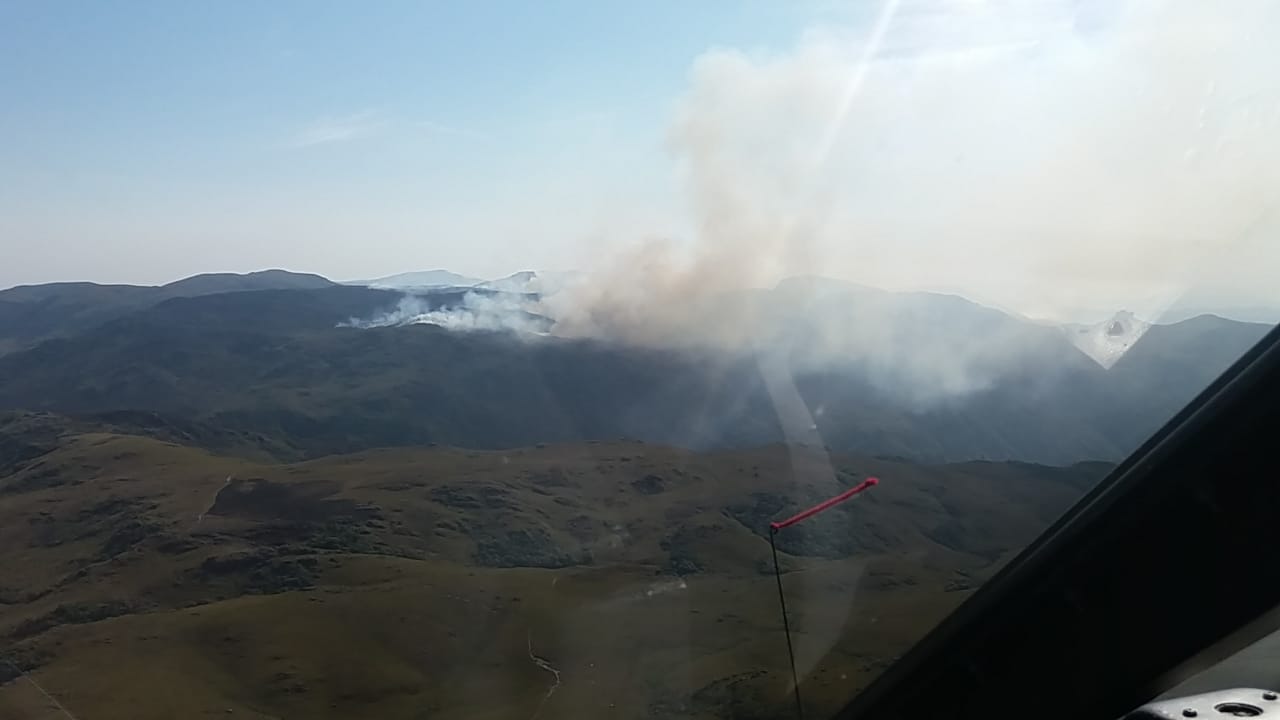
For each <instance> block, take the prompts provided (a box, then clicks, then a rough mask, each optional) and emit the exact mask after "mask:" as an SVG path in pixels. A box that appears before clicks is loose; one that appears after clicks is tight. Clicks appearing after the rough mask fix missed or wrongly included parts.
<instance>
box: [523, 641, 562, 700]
mask: <svg viewBox="0 0 1280 720" xmlns="http://www.w3.org/2000/svg"><path fill="white" fill-rule="evenodd" d="M527 640H528V646H529V659H530V660H532V661H533V664H534V665H537V666H538V667H539V668H540V669H542V670H546V671H547V672H549V673H551V674H552V675H554V676H555V678H556V681H555V682H554V683H552V685H551V687H549V688H547V694H546V695H543V696H542V700H541V701H540V702H539V703H538V707H537V709H535V710H534V711H533V715H530V716H529V720H537V717H538V714H539V713H541V712H542V706H543V705H546V704H547V700H550V699H551V696H552V695H553V694H554V693H555V691H556V689H557V688H559V687H560V671H559V670H558V669H556V668H555V667H554V666H553V665H552V664H551V663H550V662H549V661H548V660H547V659H546V658H544V657H539V656H538V655H536V654H534V652H533V631H532V630H530V631H529V635H528V637H527Z"/></svg>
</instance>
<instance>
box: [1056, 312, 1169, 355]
mask: <svg viewBox="0 0 1280 720" xmlns="http://www.w3.org/2000/svg"><path fill="white" fill-rule="evenodd" d="M1150 328H1151V323H1149V322H1147V321H1146V320H1142V319H1141V318H1139V317H1138V316H1136V315H1134V314H1133V313H1132V312H1130V311H1128V310H1121V311H1119V312H1117V313H1116V314H1115V315H1112V316H1111V317H1110V318H1108V319H1106V320H1103V321H1102V322H1099V323H1094V324H1092V325H1081V324H1075V325H1065V326H1063V331H1064V332H1065V333H1066V334H1067V337H1068V338H1069V339H1070V340H1071V344H1073V345H1075V346H1076V347H1077V348H1079V349H1080V352H1083V353H1084V354H1085V355H1088V356H1089V357H1090V358H1092V359H1093V361H1094V362H1096V363H1098V364H1099V365H1101V366H1102V367H1104V368H1110V367H1111V366H1112V365H1115V364H1116V361H1118V360H1119V359H1120V358H1121V357H1123V356H1124V354H1125V353H1127V352H1128V351H1129V348H1132V347H1133V345H1134V343H1136V342H1138V339H1139V338H1141V337H1142V336H1143V335H1145V334H1146V332H1147V330H1149V329H1150Z"/></svg>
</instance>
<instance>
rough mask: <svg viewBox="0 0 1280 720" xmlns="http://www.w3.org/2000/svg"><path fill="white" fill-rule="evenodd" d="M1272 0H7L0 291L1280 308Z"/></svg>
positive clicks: (1073, 314)
mask: <svg viewBox="0 0 1280 720" xmlns="http://www.w3.org/2000/svg"><path fill="white" fill-rule="evenodd" d="M1277 21H1280V9H1277V8H1276V7H1275V6H1274V4H1273V3H1270V2H1264V1H1262V0H1239V1H1236V0H1224V1H1223V2H1220V3H1201V2H1189V1H1187V2H1160V1H1158V0H1122V1H1117V2H1102V0H1023V1H1021V2H998V1H996V0H884V1H881V2H848V3H840V2H805V1H797V2H787V3H766V2H710V1H708V2H696V3H687V2H686V3H681V2H656V3H592V2H547V3H518V2H508V3H497V2H475V3H423V2H393V1H387V2H379V3H358V2H300V1H297V2H294V1H280V2H272V3H250V2H244V1H237V0H229V1H228V2H220V3H203V4H195V3H171V2H145V1H143V0H131V1H130V2H123V3H87V2H82V3H73V2H38V1H35V0H32V1H27V0H3V1H2V2H0V47H2V48H3V52H4V57H5V60H4V62H0V256H3V257H4V262H3V263H0V287H4V286H9V285H15V284H24V283H38V282H50V281H61V280H91V281H97V282H128V283H146V284H153V283H162V282H167V281H170V280H173V279H176V278H179V277H183V276H186V275H191V274H195V273H199V272H213V271H240V272H243V271H250V270H256V269H262V268H268V267H283V268H288V269H293V270H298V271H309V272H318V273H321V274H323V275H326V276H328V277H331V278H335V279H339V280H342V279H353V278H370V277H378V276H382V275H389V274H393V273H397V272H404V271H410V270H425V269H431V268H448V269H450V270H453V271H456V272H460V273H463V274H467V275H472V276H478V277H498V276H502V275H505V274H508V273H511V272H515V271H517V270H523V269H528V268H539V269H585V270H591V271H595V272H596V273H597V274H598V275H599V276H600V277H603V278H606V279H607V282H610V283H623V282H627V283H636V282H639V283H641V284H646V286H650V285H651V286H652V287H653V288H654V290H653V291H652V292H649V293H647V294H646V293H642V294H641V296H640V299H639V302H664V301H667V300H669V299H670V298H669V295H670V294H671V293H687V292H689V288H691V287H696V288H703V287H706V288H710V289H712V290H717V291H718V290H723V289H732V288H734V287H738V286H760V285H768V284H770V283H772V282H776V280H777V279H779V278H781V277H785V276H788V275H797V274H818V275H829V276H835V277H842V278H846V279H849V280H853V281H857V282H862V283H865V284H869V285H877V286H881V287H889V288H892V289H931V290H944V291H952V292H959V293H961V294H964V295H966V296H968V297H971V298H973V299H975V300H979V301H981V302H987V303H990V304H992V305H996V306H999V307H1003V308H1005V309H1009V310H1013V311H1016V312H1021V313H1024V314H1028V315H1032V316H1037V317H1053V318H1060V319H1072V318H1084V317H1085V316H1090V315H1096V314H1098V313H1103V312H1111V311H1113V310H1115V309H1119V308H1121V307H1125V308H1128V309H1131V310H1136V311H1138V312H1140V313H1143V314H1146V315H1147V316H1154V315H1158V314H1159V313H1160V312H1162V311H1164V310H1166V309H1168V308H1169V307H1170V306H1172V305H1176V304H1178V303H1181V304H1183V305H1187V304H1191V305H1197V304H1199V305H1204V306H1207V307H1211V308H1214V307H1217V308H1225V307H1256V306H1266V307H1280V283H1274V282H1272V281H1271V279H1272V278H1273V277H1275V276H1276V272H1277V270H1280V249H1277V247H1276V245H1277V244H1276V243H1274V242H1272V241H1271V237H1272V236H1273V234H1274V230H1275V224H1276V223H1277V222H1278V221H1277V220H1276V219H1275V218H1274V217H1273V216H1272V214H1271V207H1272V201H1273V196H1274V194H1275V192H1276V191H1277V189H1278V188H1280V183H1277V182H1275V181H1276V180H1277V179H1280V178H1278V177H1277V174H1278V173H1280V157H1277V155H1278V154H1280V152H1278V151H1280V135H1277V133H1276V132H1275V131H1276V129H1277V128H1276V125H1277V123H1280V92H1278V90H1280V85H1278V83H1280V74H1277V73H1274V72H1273V70H1274V68H1275V67H1277V66H1278V61H1280V57H1277V55H1278V54H1280V46H1275V44H1274V43H1271V42H1270V37H1269V36H1270V33H1269V31H1268V29H1269V28H1274V27H1277V26H1280V25H1277ZM655 248H656V249H655ZM655 258H656V259H655ZM637 278H639V280H637ZM629 301H630V300H629Z"/></svg>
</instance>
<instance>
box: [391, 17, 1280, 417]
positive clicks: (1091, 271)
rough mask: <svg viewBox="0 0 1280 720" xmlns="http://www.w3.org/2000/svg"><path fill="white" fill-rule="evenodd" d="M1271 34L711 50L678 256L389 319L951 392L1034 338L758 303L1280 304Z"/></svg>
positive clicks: (968, 29) (1191, 22) (694, 98)
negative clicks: (527, 292)
mask: <svg viewBox="0 0 1280 720" xmlns="http://www.w3.org/2000/svg"><path fill="white" fill-rule="evenodd" d="M1277 21H1280V5H1276V4H1274V3H1271V2H1267V1H1266V0H1241V1H1240V2H1224V3H1202V2H1191V1H1190V0H1186V1H1170V2H1159V1H1155V0H1131V1H1128V2H1118V3H1111V2H1103V1H1102V0H1060V1H1052V0H1051V1H1046V2H1033V3H1022V2H1008V3H1006V2H994V1H993V2H971V1H962V0H923V1H921V2H899V1H897V0H888V2H886V3H884V4H881V5H880V6H878V8H877V10H876V12H874V13H871V14H870V15H868V16H867V17H865V18H863V19H862V20H861V21H860V22H858V23H856V24H855V25H854V26H851V27H828V28H817V29H812V30H810V31H809V32H807V33H805V34H804V36H803V37H802V38H801V39H800V40H799V41H798V42H797V44H796V45H795V46H794V47H793V48H791V49H790V50H789V51H786V52H782V53H772V54H770V53H753V52H747V51H743V50H738V49H730V48H717V49H713V50H709V51H707V52H706V53H704V54H703V55H701V56H700V57H698V58H697V59H696V60H695V61H694V62H693V64H692V67H691V69H690V72H689V78H688V86H687V89H686V91H685V92H684V94H683V96H682V97H681V99H680V101H679V103H678V104H677V107H676V110H675V112H674V116H673V118H672V120H671V124H670V127H669V128H668V133H667V147H668V151H669V152H670V154H671V156H672V158H673V160H674V162H675V165H676V167H677V168H678V170H679V179H680V182H681V183H682V186H683V189H684V190H685V192H684V196H685V198H686V200H687V203H688V207H687V208H686V210H687V212H688V215H689V218H690V222H689V223H688V224H689V226H690V228H691V231H690V232H691V236H690V237H672V238H660V239H643V240H638V242H637V243H636V244H635V245H633V246H631V247H625V248H612V249H611V250H610V251H609V252H606V253H601V255H600V256H599V257H597V258H596V259H595V262H594V263H590V262H589V263H586V265H587V266H588V267H586V268H584V269H586V270H588V271H589V272H588V274H587V275H586V279H585V280H583V281H582V282H578V283H576V284H574V285H573V286H571V287H567V288H565V289H563V290H561V291H560V292H556V293H553V294H550V295H544V296H543V297H542V298H541V299H540V300H538V302H537V303H536V305H528V304H525V302H524V301H523V300H521V301H512V300H509V299H498V300H495V299H490V298H481V297H479V296H477V297H475V298H472V297H468V298H467V300H466V302H465V303H464V305H465V307H463V308H460V309H455V310H447V311H442V310H440V309H438V308H437V309H426V310H422V308H420V307H416V306H415V305H414V301H412V300H408V301H406V302H407V303H408V304H407V305H404V306H402V308H401V309H400V311H398V313H399V319H400V320H403V319H404V317H411V318H415V319H414V320H413V321H415V322H435V323H437V324H442V325H446V326H451V327H459V328H467V327H475V328H483V329H498V328H513V327H514V328H515V329H520V330H526V331H527V330H528V329H529V323H530V316H531V315H533V316H537V317H539V318H547V319H549V320H550V322H551V332H552V334H556V335H563V336H570V337H583V336H586V337H596V338H604V339H608V340H611V341H615V342H621V343H630V344H637V345H644V346H658V347H690V346H694V347H714V348H719V349H729V350H739V351H750V352H758V351H761V350H762V349H764V350H766V351H768V352H773V353H775V354H776V353H777V352H784V353H790V355H791V358H790V360H791V362H792V364H793V365H795V364H800V365H804V366H808V367H821V366H823V365H824V364H830V363H835V362H839V363H846V364H847V363H856V364H860V365H861V366H864V367H867V368H872V369H877V371H879V372H882V373H890V374H893V373H897V374H898V375H902V376H903V377H902V378H901V380H902V382H903V384H905V385H909V386H911V387H912V388H913V391H914V392H916V393H919V394H923V395H924V396H929V395H942V396H946V395H954V394H959V393H964V392H969V391H971V390H973V389H975V388H979V387H984V386H986V385H988V384H990V383H991V382H992V381H993V379H994V378H995V377H997V376H998V375H999V373H1000V372H1003V371H1004V370H1005V368H1004V367H1003V366H1002V362H1003V363H1006V364H1008V363H1013V364H1018V363H1024V362H1027V358H1028V357H1030V356H1031V355H1033V354H1034V352H1035V350H1034V348H1032V345H1034V343H1035V342H1039V341H1040V340H1041V339H1042V338H1043V336H1042V335H1038V334H1035V333H1028V332H1024V331H1022V330H1018V329H1016V328H1013V329H1011V326H1010V325H1008V324H1007V323H1002V322H999V321H998V319H990V321H988V320H982V319H979V320H962V319H960V318H966V317H969V316H970V315H972V313H967V311H963V308H957V307H955V306H954V303H951V301H949V300H947V301H945V302H944V301H938V302H943V305H945V306H946V307H947V308H949V309H947V310H945V311H938V310H936V309H929V308H928V307H925V306H927V305H929V303H928V302H925V301H924V300H922V299H921V298H919V297H916V298H914V299H912V298H911V297H908V298H906V299H901V298H900V299H899V300H896V301H894V300H889V299H886V298H884V297H883V296H880V295H876V294H874V293H868V292H866V291H864V289H862V288H858V287H856V286H847V287H844V288H843V289H838V290H833V289H832V288H831V287H830V286H829V285H826V284H823V283H819V282H817V281H816V280H809V281H805V280H792V281H790V282H789V283H788V284H785V285H783V286H778V285H777V284H778V282H779V281H780V280H782V279H784V278H795V277H797V276H800V277H804V276H828V277H838V278H843V279H845V280H851V281H854V282H858V283H862V284H864V285H867V286H874V287H880V288H889V289H896V290H903V289H921V288H923V289H954V290H958V291H959V292H961V293H962V294H964V295H965V296H967V297H969V298H972V299H974V300H977V301H980V302H984V303H986V304H989V305H994V306H996V307H1001V308H1005V309H1012V310H1015V311H1019V312H1021V313H1022V314H1024V315H1028V316H1033V317H1036V316H1039V317H1048V318H1054V319H1059V320H1067V319H1076V318H1080V317H1081V316H1082V314H1086V315H1089V314H1091V315H1092V316H1091V317H1090V319H1091V320H1097V319H1099V317H1098V313H1100V312H1105V313H1110V312H1114V311H1116V310H1120V309H1128V310H1131V311H1134V312H1136V313H1137V314H1138V316H1140V317H1143V318H1146V319H1152V320H1156V319H1159V316H1160V313H1161V311H1162V310H1163V309H1164V308H1166V307H1168V306H1169V304H1170V303H1172V302H1173V301H1174V300H1176V299H1177V297H1178V296H1179V295H1180V294H1181V293H1183V292H1185V291H1186V290H1187V289H1188V288H1189V287H1191V286H1192V285H1193V284H1195V283H1198V287H1196V288H1195V289H1196V291H1197V293H1199V295H1200V296H1201V297H1210V298H1216V299H1218V300H1224V301H1236V302H1241V303H1243V304H1257V303H1258V302H1259V299H1260V298H1261V299H1263V300H1275V301H1280V297H1278V296H1277V293H1278V292H1280V290H1277V286H1276V284H1275V283H1274V282H1273V278H1274V276H1275V272H1276V270H1277V266H1278V265H1280V263H1278V262H1277V261H1278V260H1280V250H1277V248H1276V244H1274V243H1270V242H1268V241H1267V237H1268V236H1269V232H1270V231H1272V230H1274V228H1273V227H1272V225H1273V224H1274V222H1275V220H1274V217H1273V216H1272V215H1271V214H1270V209H1271V207H1272V204H1273V199H1274V193H1275V192H1276V191H1277V188H1280V182H1277V181H1278V180H1280V152H1278V150H1280V140H1277V139H1276V137H1277V136H1276V134H1275V133H1274V132H1273V130H1274V128H1275V127H1276V125H1277V121H1280V75H1278V74H1276V73H1275V72H1274V68H1275V66H1276V59H1277V58H1276V57H1275V52H1274V50H1273V49H1272V48H1271V45H1272V43H1271V38H1270V35H1271V31H1272V29H1274V28H1276V27H1280V22H1277ZM643 232H644V228H637V229H636V236H637V237H638V238H639V237H642V235H643ZM513 302H514V303H515V304H514V305H513ZM921 303H923V305H922V304H921ZM948 303H951V304H948ZM930 307H931V306H930ZM420 310H421V312H420ZM979 316H980V317H986V316H981V314H980V313H979ZM957 324H960V325H963V327H957ZM534 325H537V323H534ZM915 325H918V327H908V328H907V329H906V330H904V327H905V326H915ZM802 330H803V331H802Z"/></svg>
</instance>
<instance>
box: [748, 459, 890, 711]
mask: <svg viewBox="0 0 1280 720" xmlns="http://www.w3.org/2000/svg"><path fill="white" fill-rule="evenodd" d="M879 484H880V479H879V478H874V477H869V478H867V479H866V480H863V481H862V482H860V483H858V484H857V485H854V486H853V487H851V488H849V489H848V490H845V491H844V492H842V493H840V494H839V495H836V496H835V497H832V498H828V499H826V500H823V501H822V502H820V503H818V504H817V505H814V506H813V507H811V508H809V509H808V510H801V511H800V512H798V513H796V514H795V515H792V516H791V517H789V518H787V519H786V520H783V521H781V522H771V523H769V550H770V551H772V552H773V577H774V579H776V580H777V581H778V604H779V605H780V606H781V607H782V630H783V632H785V633H786V635H787V656H788V657H789V658H790V659H791V686H792V687H793V688H794V689H795V695H796V717H797V718H799V719H800V720H804V705H803V704H801V702H800V677H799V676H798V675H797V674H796V652H795V649H794V648H793V646H792V644H791V622H790V621H789V620H788V619H787V596H786V594H785V593H783V592H782V571H781V570H780V569H779V568H778V546H777V545H776V544H775V543H774V541H773V536H774V535H777V534H778V531H779V530H782V529H783V528H789V527H791V526H792V525H795V524H796V523H798V522H802V521H804V520H807V519H808V518H811V517H813V516H814V515H817V514H818V513H820V512H822V511H823V510H829V509H831V508H832V507H835V506H836V505H839V504H840V503H842V502H844V501H845V500H848V499H849V498H851V497H853V496H854V495H857V494H858V493H860V492H863V491H865V490H870V489H871V488H873V487H875V486H876V485H879Z"/></svg>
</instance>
